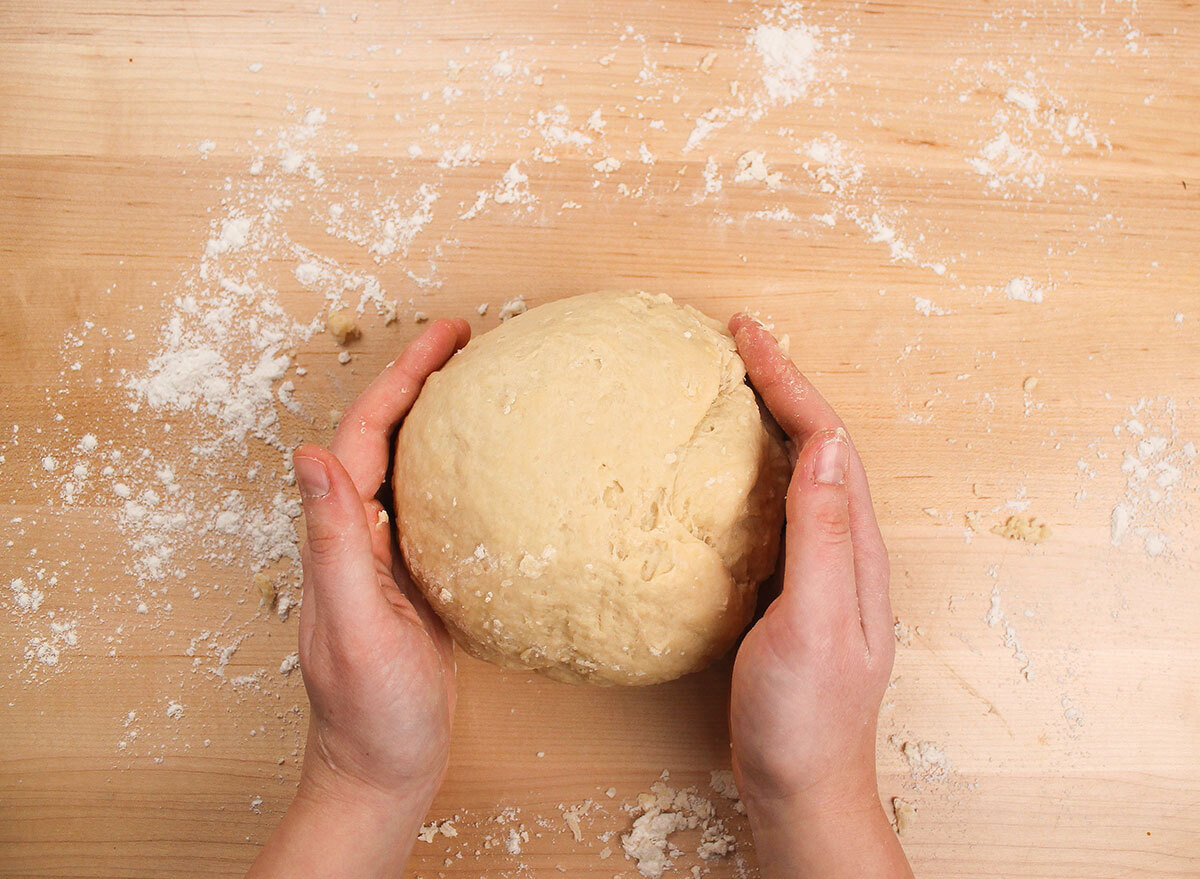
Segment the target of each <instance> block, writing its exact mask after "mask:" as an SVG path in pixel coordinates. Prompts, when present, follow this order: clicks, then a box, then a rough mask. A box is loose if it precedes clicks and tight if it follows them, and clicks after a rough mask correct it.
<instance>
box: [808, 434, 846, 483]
mask: <svg viewBox="0 0 1200 879" xmlns="http://www.w3.org/2000/svg"><path fill="white" fill-rule="evenodd" d="M849 439H850V438H849V437H848V436H847V435H846V431H844V430H842V429H841V428H840V427H839V428H838V429H837V430H834V431H831V432H830V433H829V435H828V437H827V438H826V439H824V440H822V442H821V448H819V449H817V457H816V460H815V461H814V462H813V478H814V479H815V480H816V481H817V482H819V483H821V484H822V485H841V484H842V483H843V482H845V481H846V462H847V461H849V460H850V442H849Z"/></svg>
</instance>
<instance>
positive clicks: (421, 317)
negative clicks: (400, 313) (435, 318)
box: [413, 311, 429, 324]
mask: <svg viewBox="0 0 1200 879" xmlns="http://www.w3.org/2000/svg"><path fill="white" fill-rule="evenodd" d="M413 320H414V321H415V322H416V323H419V324H423V323H425V321H427V320H429V315H427V314H426V313H425V312H423V311H414V312H413Z"/></svg>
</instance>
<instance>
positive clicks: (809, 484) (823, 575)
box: [783, 427, 858, 634]
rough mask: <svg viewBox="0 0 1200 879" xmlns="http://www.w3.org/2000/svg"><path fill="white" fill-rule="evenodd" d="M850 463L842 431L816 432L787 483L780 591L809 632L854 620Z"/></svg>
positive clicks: (856, 603)
mask: <svg viewBox="0 0 1200 879" xmlns="http://www.w3.org/2000/svg"><path fill="white" fill-rule="evenodd" d="M849 461H850V437H849V436H847V434H846V431H845V430H844V429H842V428H840V427H839V428H835V429H832V430H821V431H818V432H817V433H814V434H813V435H812V436H811V437H809V439H808V442H806V443H805V444H804V448H803V449H801V451H800V456H799V458H798V460H797V461H796V470H795V472H794V473H793V475H792V482H791V485H790V486H789V487H788V497H787V536H786V541H787V554H786V556H785V561H784V586H783V595H784V596H785V597H786V601H787V603H788V604H790V605H791V606H792V607H793V608H794V609H795V610H796V611H797V612H798V617H799V619H800V620H802V621H803V622H802V623H801V625H803V626H804V627H805V628H806V629H809V628H810V627H812V632H813V634H820V633H828V632H829V631H830V628H831V627H836V628H838V629H840V628H841V627H842V626H843V625H844V624H845V623H847V622H850V621H853V622H854V623H855V624H857V623H858V593H857V590H856V589H855V582H854V547H853V544H852V542H851V537H850V504H849V497H848V494H847V491H846V473H847V469H848V467H849Z"/></svg>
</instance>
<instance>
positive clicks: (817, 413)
mask: <svg viewBox="0 0 1200 879" xmlns="http://www.w3.org/2000/svg"><path fill="white" fill-rule="evenodd" d="M729 329H730V330H731V331H732V332H733V338H734V341H735V342H736V343H737V349H738V354H739V355H741V358H742V362H743V363H745V364H746V374H747V375H748V376H749V378H750V383H751V384H752V385H754V389H755V390H756V391H758V395H759V396H760V397H762V399H763V402H764V403H766V404H767V408H768V409H770V410H771V415H773V416H774V417H775V420H776V422H778V423H779V426H780V427H781V428H783V432H784V433H786V434H787V435H788V436H789V437H790V438H791V439H792V441H793V442H795V443H796V445H797V446H802V445H804V443H805V442H806V441H807V440H808V438H809V437H810V436H812V435H813V434H814V433H816V432H817V431H818V430H832V429H834V428H838V427H843V428H844V427H845V426H846V425H844V424H842V420H841V419H840V418H838V415H837V413H836V412H834V411H833V407H832V406H830V405H829V404H828V403H826V402H825V399H824V398H823V397H822V396H821V395H820V394H819V393H818V392H817V389H816V388H815V387H813V384H812V382H810V381H809V380H808V379H806V378H805V377H804V376H803V375H802V374H801V372H800V370H798V369H797V368H796V365H795V364H794V363H792V361H791V360H790V359H789V358H788V356H787V355H786V354H785V353H784V352H783V349H782V348H780V347H779V343H778V342H776V341H775V337H774V336H772V335H771V333H770V332H769V331H768V330H767V328H766V327H764V326H763V325H762V324H761V323H759V322H758V321H756V320H755V319H754V318H752V317H750V315H748V314H744V313H743V314H735V315H734V316H733V317H732V318H731V319H730V321H729Z"/></svg>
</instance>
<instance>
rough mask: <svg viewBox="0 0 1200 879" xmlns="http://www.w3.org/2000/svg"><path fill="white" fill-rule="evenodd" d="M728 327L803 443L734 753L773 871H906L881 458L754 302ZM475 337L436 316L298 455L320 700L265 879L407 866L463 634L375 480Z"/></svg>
mask: <svg viewBox="0 0 1200 879" xmlns="http://www.w3.org/2000/svg"><path fill="white" fill-rule="evenodd" d="M730 329H731V331H732V332H733V333H734V338H735V340H736V342H737V346H738V351H739V353H740V354H741V356H742V359H743V360H744V361H745V363H746V368H747V373H748V375H749V378H750V380H751V382H752V384H753V385H754V386H755V388H756V390H757V391H758V392H759V394H760V395H761V396H762V398H763V401H764V402H765V403H766V405H767V407H768V408H769V409H770V410H771V413H772V415H774V417H775V419H776V421H777V422H778V423H779V425H780V426H781V427H782V428H783V429H784V431H785V432H786V433H787V434H788V436H789V438H790V440H791V443H792V446H793V449H794V451H795V455H796V466H795V471H794V473H793V476H792V481H791V485H790V487H789V490H788V500H787V530H786V536H785V550H784V559H783V566H784V574H783V588H782V591H781V594H780V595H779V597H778V598H776V599H775V600H774V601H773V602H772V603H771V605H770V606H769V607H768V609H767V611H766V613H765V614H764V615H763V617H762V618H761V619H760V620H759V621H758V622H757V623H755V624H754V626H753V627H752V628H751V630H750V632H749V633H748V634H747V635H746V637H745V639H744V640H743V642H742V644H741V646H740V648H739V649H738V653H737V657H736V660H735V662H734V670H733V684H732V691H731V699H730V730H731V741H732V746H733V768H734V773H735V776H736V779H737V782H738V787H739V790H740V791H741V794H742V799H743V802H744V803H745V805H746V811H747V814H748V815H749V818H750V826H751V830H752V832H753V834H754V843H755V852H756V856H757V859H758V862H759V865H760V869H761V875H762V877H763V879H784V877H787V879H797V877H814V879H816V877H821V879H840V877H878V879H904V877H911V876H912V871H911V870H910V869H909V866H908V862H907V860H906V859H905V856H904V852H903V851H902V850H901V848H900V845H899V843H898V841H897V839H896V836H895V834H894V833H893V831H892V829H891V826H890V825H889V823H888V820H887V817H886V815H885V814H884V811H883V808H882V806H881V804H880V801H879V796H878V792H877V786H876V777H875V726H876V715H877V713H878V710H879V704H880V701H881V699H882V697H883V692H884V689H885V688H886V687H887V683H888V676H889V674H890V672H891V668H892V655H893V650H894V639H893V635H892V615H891V608H890V605H889V601H888V560H887V551H886V549H885V548H884V545H883V538H882V537H881V535H880V533H879V528H878V525H877V524H876V522H875V514H874V510H873V508H872V505H871V497H870V493H869V490H868V487H867V479H866V472H865V471H864V469H863V465H862V462H861V460H860V459H859V457H858V453H857V451H856V450H855V449H854V446H853V443H852V442H851V441H850V438H849V436H848V434H847V433H846V432H845V426H844V425H843V424H842V422H841V420H840V419H839V418H838V417H837V415H836V414H835V413H834V411H833V410H832V409H831V408H830V407H829V405H828V404H827V403H826V402H825V401H824V399H822V397H821V396H820V394H818V393H817V391H816V389H815V388H813V387H812V385H811V384H810V383H809V382H808V380H807V379H805V378H804V376H802V375H801V374H800V372H799V371H798V370H797V369H796V367H795V366H794V365H792V363H791V361H790V360H789V359H788V358H787V356H786V355H785V354H784V353H783V351H782V350H781V349H780V348H779V346H778V345H777V344H776V342H775V340H774V338H772V336H771V335H770V333H768V332H767V331H766V330H765V329H764V328H763V327H762V326H761V325H759V324H758V323H756V322H755V321H754V320H753V319H752V318H750V317H748V316H746V315H736V316H735V317H734V318H733V320H732V321H730ZM470 333H471V331H470V327H469V326H468V325H467V323H466V322H465V321H462V320H439V321H436V322H434V323H433V324H432V325H430V327H429V328H428V329H427V330H426V331H425V332H424V333H423V334H422V335H421V336H420V337H419V338H418V339H417V340H416V341H415V342H413V343H412V344H411V345H410V346H409V347H408V348H407V349H406V350H405V351H404V353H403V354H401V355H400V357H399V358H397V359H396V360H395V361H394V362H393V363H392V364H390V365H389V366H388V367H387V369H385V370H384V372H383V373H382V374H381V375H380V376H379V377H378V378H377V379H375V381H374V382H372V384H371V385H370V386H369V387H368V388H367V390H366V391H364V392H363V394H362V395H361V396H360V397H359V398H358V399H357V400H356V401H355V402H354V404H353V405H352V406H351V407H350V408H349V409H348V410H347V411H346V413H345V415H344V416H343V417H342V420H341V422H340V424H339V425H338V429H337V432H336V434H335V435H334V438H333V442H332V444H331V446H330V448H329V449H328V450H326V449H323V448H320V447H319V446H314V445H304V446H301V447H300V448H298V449H297V450H296V452H295V454H294V456H293V461H294V464H295V470H296V480H297V483H298V485H299V487H300V493H301V499H302V501H303V504H304V512H305V522H306V528H307V542H306V544H305V547H304V551H303V555H302V561H303V566H304V603H303V605H302V608H301V612H300V666H301V669H302V671H303V673H304V685H305V689H306V690H307V691H308V697H309V701H310V703H311V705H312V710H311V713H310V716H309V730H308V742H307V746H306V749H305V754H304V765H303V768H302V770H301V774H300V784H299V788H298V789H297V793H296V798H295V800H294V801H293V802H292V804H291V806H290V807H289V808H288V810H287V813H286V814H285V815H284V818H283V820H282V821H281V822H280V824H279V827H278V828H276V830H275V832H274V833H273V834H272V835H271V837H270V839H269V840H268V841H267V843H266V845H265V846H264V847H263V850H262V852H261V853H260V854H259V857H258V859H257V860H256V861H255V862H254V865H253V866H252V867H251V868H250V873H249V876H250V877H254V879H272V877H281V879H282V877H295V876H305V877H328V879H335V877H337V879H341V877H345V879H350V877H354V879H370V877H395V876H398V875H400V873H401V871H402V870H403V867H404V864H405V862H406V861H407V860H408V857H409V854H410V853H411V850H412V846H413V844H414V842H415V841H416V835H417V832H418V831H419V829H420V827H421V824H422V822H423V820H424V816H425V814H426V812H427V811H428V809H429V807H430V804H431V803H432V801H433V797H434V794H435V793H436V792H437V789H438V787H439V785H440V784H441V781H442V778H443V777H444V776H445V773H446V767H447V759H448V754H449V742H450V730H451V723H452V720H453V716H454V701H455V686H454V680H455V666H454V657H453V651H452V645H451V642H450V638H449V636H448V635H447V634H446V630H445V629H444V628H443V627H442V625H441V623H440V622H439V621H438V619H437V617H436V616H435V615H434V614H433V613H432V611H430V609H429V607H428V605H427V604H426V603H425V602H424V601H423V600H422V598H421V596H420V593H419V592H418V590H417V589H416V588H415V587H414V586H413V584H412V581H411V580H410V579H409V577H408V574H407V572H406V571H405V569H404V564H403V561H402V559H401V558H400V553H399V550H398V548H397V546H396V543H395V539H394V537H393V530H392V526H391V523H390V522H388V521H387V518H386V515H385V514H384V513H383V507H382V505H381V504H380V503H379V501H378V500H376V495H377V494H378V493H379V490H380V488H381V487H382V484H383V480H384V475H385V473H386V471H387V465H388V460H389V456H390V454H391V436H392V434H393V433H394V431H395V429H396V427H397V426H398V425H399V424H400V422H401V421H402V420H403V418H404V415H405V413H406V412H407V411H408V409H409V407H410V406H411V405H412V402H413V400H415V399H416V396H417V394H418V393H420V389H421V386H422V384H423V383H424V381H425V379H426V378H427V377H428V376H429V375H430V374H431V373H433V372H434V371H436V370H437V369H438V368H440V367H441V366H442V365H443V364H444V363H445V362H446V361H447V360H448V359H449V358H450V356H451V355H453V353H454V352H455V351H456V350H458V349H459V348H461V347H462V346H463V345H465V344H466V343H467V340H468V339H469V338H470Z"/></svg>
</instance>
